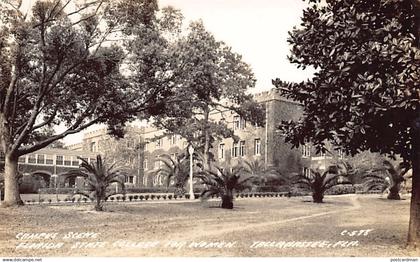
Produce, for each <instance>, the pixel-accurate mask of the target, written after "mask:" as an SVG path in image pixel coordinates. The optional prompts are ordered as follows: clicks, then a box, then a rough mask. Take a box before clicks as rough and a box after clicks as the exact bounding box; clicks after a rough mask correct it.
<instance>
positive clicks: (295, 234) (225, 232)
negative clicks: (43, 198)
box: [0, 195, 414, 257]
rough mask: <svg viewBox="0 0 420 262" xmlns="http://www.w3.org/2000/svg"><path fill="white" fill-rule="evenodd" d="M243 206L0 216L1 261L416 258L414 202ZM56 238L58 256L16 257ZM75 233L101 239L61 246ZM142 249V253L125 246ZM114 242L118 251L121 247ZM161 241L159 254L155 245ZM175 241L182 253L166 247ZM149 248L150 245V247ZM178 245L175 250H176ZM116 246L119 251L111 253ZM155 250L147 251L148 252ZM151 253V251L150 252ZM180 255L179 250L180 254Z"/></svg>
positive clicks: (2, 212)
mask: <svg viewBox="0 0 420 262" xmlns="http://www.w3.org/2000/svg"><path fill="white" fill-rule="evenodd" d="M308 199H309V198H308V197H296V198H256V199H249V198H246V199H240V200H237V201H236V202H235V208H234V209H233V210H223V209H220V208H215V207H217V204H218V202H217V201H216V202H215V201H212V202H176V203H153V202H136V203H130V202H118V203H113V204H111V203H109V204H107V205H105V209H106V212H96V211H93V210H92V206H90V205H79V206H69V205H67V206H47V205H40V206H38V205H36V206H24V207H19V208H11V209H10V208H9V209H0V217H1V218H2V219H1V221H2V223H1V225H0V256H41V257H42V256H410V255H414V254H413V253H410V252H409V251H407V250H405V249H404V248H403V245H404V242H405V238H406V234H407V228H408V210H409V201H408V200H402V201H387V200H385V199H383V198H382V197H379V196H377V195H374V196H372V195H369V196H355V195H352V196H351V195H348V196H338V197H330V196H327V197H326V199H325V203H324V204H314V203H311V202H307V201H306V200H308ZM366 229H373V231H372V232H370V233H369V234H368V235H367V236H359V237H351V236H348V235H347V236H342V235H341V234H340V233H341V232H342V231H343V230H347V231H357V230H366ZM20 232H22V233H58V237H57V238H56V239H53V240H38V241H29V240H28V241H26V242H38V243H39V242H54V243H58V242H64V243H65V244H64V246H63V247H62V248H60V249H57V250H48V249H38V250H34V249H29V250H26V249H16V248H15V247H16V246H17V245H18V244H19V243H20V242H25V241H22V240H17V239H16V235H17V234H18V233H20ZM69 232H79V233H81V232H94V233H97V238H92V239H72V240H70V239H64V240H63V239H62V236H64V235H65V234H67V233H69ZM120 240H122V241H126V242H125V244H127V243H130V244H133V243H136V244H137V247H128V246H126V245H124V246H119V244H121V241H120ZM324 240H325V241H330V243H337V242H338V241H358V246H357V247H347V248H341V247H336V248H273V247H268V246H267V247H263V246H261V247H259V248H251V245H252V244H253V242H254V241H262V242H264V243H268V242H270V243H279V242H281V241H324ZM78 241H79V242H91V243H92V242H95V243H96V242H107V243H106V247H100V246H99V247H98V246H96V247H95V246H94V245H93V244H91V246H90V247H85V248H77V249H71V246H72V245H73V244H74V243H75V242H78ZM116 241H120V242H118V243H119V244H118V245H117V244H115V243H116ZM154 241H158V242H159V244H158V245H157V246H153V245H152V244H151V243H150V242H154ZM170 241H177V244H179V243H185V244H186V246H183V247H181V248H177V247H167V246H165V245H166V244H167V243H168V242H170ZM201 241H203V242H207V243H209V242H213V243H214V242H218V243H221V242H222V241H224V243H227V242H235V244H234V246H233V247H231V248H219V247H213V248H199V247H195V248H190V247H188V245H189V244H191V243H192V242H195V243H199V242H201ZM146 242H147V243H146ZM171 243H173V242H171ZM114 244H115V245H116V246H113V245H114ZM147 245H149V246H147ZM150 245H152V247H151V246H150ZM178 247H179V246H178Z"/></svg>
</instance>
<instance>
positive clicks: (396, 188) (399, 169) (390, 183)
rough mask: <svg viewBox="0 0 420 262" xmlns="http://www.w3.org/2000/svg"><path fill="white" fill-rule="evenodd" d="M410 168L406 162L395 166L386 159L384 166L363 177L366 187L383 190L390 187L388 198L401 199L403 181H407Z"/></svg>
mask: <svg viewBox="0 0 420 262" xmlns="http://www.w3.org/2000/svg"><path fill="white" fill-rule="evenodd" d="M408 170H409V166H408V165H407V164H406V163H404V162H401V163H399V164H398V165H397V166H396V167H395V166H394V165H393V164H392V163H391V162H389V161H387V160H385V161H384V162H383V168H380V169H374V170H372V172H370V173H368V174H366V175H365V176H364V177H363V178H364V180H365V183H364V184H365V187H366V189H367V190H374V189H377V190H380V191H382V192H384V191H385V190H386V189H389V194H388V199H394V200H399V199H401V197H400V195H399V192H400V189H401V183H402V182H404V181H405V179H406V178H405V175H406V174H407V172H408Z"/></svg>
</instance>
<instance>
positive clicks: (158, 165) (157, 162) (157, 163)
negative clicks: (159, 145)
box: [154, 155, 162, 169]
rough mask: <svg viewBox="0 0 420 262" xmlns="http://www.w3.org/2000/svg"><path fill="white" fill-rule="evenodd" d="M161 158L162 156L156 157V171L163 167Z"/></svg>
mask: <svg viewBox="0 0 420 262" xmlns="http://www.w3.org/2000/svg"><path fill="white" fill-rule="evenodd" d="M159 157H160V155H157V156H156V159H155V167H154V169H159V168H160V167H161V163H162V161H160V160H159Z"/></svg>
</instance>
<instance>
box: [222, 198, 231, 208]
mask: <svg viewBox="0 0 420 262" xmlns="http://www.w3.org/2000/svg"><path fill="white" fill-rule="evenodd" d="M222 208H226V209H233V197H232V196H230V195H223V196H222Z"/></svg>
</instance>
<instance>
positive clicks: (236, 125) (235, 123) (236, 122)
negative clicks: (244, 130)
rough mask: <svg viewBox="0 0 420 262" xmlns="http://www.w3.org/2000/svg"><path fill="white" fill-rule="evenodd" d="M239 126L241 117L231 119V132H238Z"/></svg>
mask: <svg viewBox="0 0 420 262" xmlns="http://www.w3.org/2000/svg"><path fill="white" fill-rule="evenodd" d="M240 126H241V117H240V116H234V117H233V130H238V129H239V128H240Z"/></svg>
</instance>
